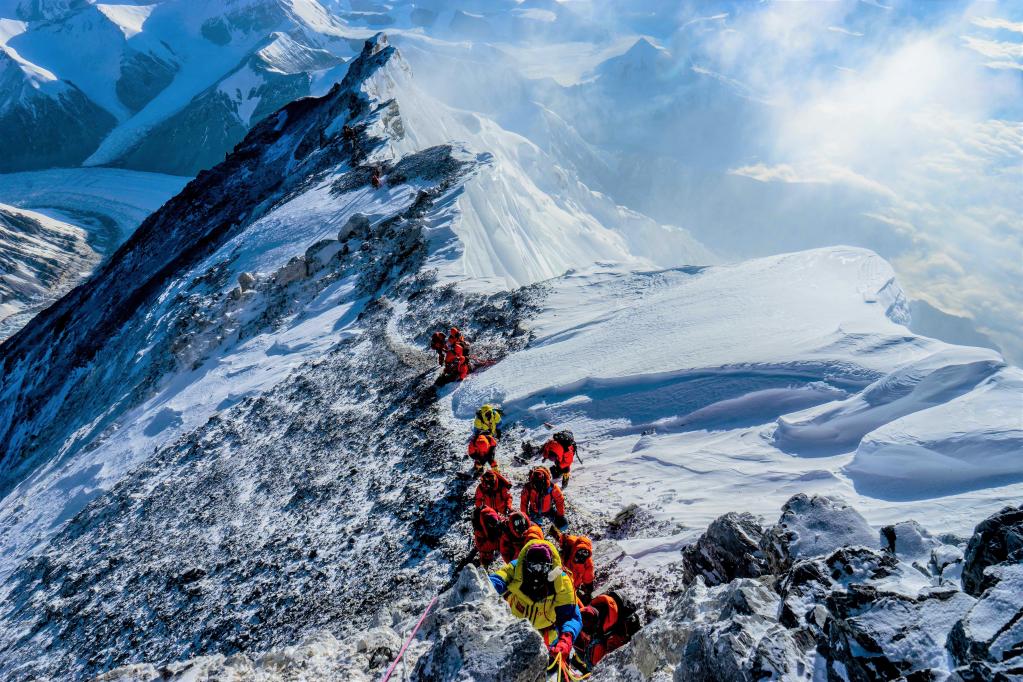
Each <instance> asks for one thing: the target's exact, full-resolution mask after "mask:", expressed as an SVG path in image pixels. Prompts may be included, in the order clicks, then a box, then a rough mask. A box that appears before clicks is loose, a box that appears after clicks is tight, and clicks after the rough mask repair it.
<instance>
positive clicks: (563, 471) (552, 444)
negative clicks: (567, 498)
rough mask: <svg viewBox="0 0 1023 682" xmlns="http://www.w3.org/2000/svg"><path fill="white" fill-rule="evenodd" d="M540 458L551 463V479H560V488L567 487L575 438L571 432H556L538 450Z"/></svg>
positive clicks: (573, 454)
mask: <svg viewBox="0 0 1023 682" xmlns="http://www.w3.org/2000/svg"><path fill="white" fill-rule="evenodd" d="M540 456H541V457H543V458H544V459H546V460H550V461H551V462H553V464H551V477H552V478H558V476H560V477H561V487H562V488H566V487H568V479H569V476H571V470H572V461H573V460H574V459H575V438H574V437H573V436H572V432H571V431H558V432H557V433H555V434H554V435H553V436H552V437H551V439H550V440H548V441H547V442H546V443H544V444H543V447H542V448H540Z"/></svg>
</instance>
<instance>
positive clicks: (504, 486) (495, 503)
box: [475, 469, 512, 515]
mask: <svg viewBox="0 0 1023 682" xmlns="http://www.w3.org/2000/svg"><path fill="white" fill-rule="evenodd" d="M511 487H512V484H511V481H509V480H508V479H507V478H505V477H504V476H502V475H501V474H500V473H499V472H498V471H496V470H494V469H490V470H488V471H484V472H483V475H482V476H481V477H480V483H479V485H478V486H476V496H475V506H477V507H491V508H492V509H493V510H494V511H496V512H497V513H498V514H501V515H504V514H509V513H511V511H512V497H511Z"/></svg>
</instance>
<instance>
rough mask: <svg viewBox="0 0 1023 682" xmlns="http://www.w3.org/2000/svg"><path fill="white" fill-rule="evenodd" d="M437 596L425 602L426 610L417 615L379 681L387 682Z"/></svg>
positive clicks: (435, 601)
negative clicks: (417, 617)
mask: <svg viewBox="0 0 1023 682" xmlns="http://www.w3.org/2000/svg"><path fill="white" fill-rule="evenodd" d="M439 596H440V595H437V596H435V597H434V598H433V599H431V600H430V603H429V604H427V606H426V610H425V611H423V615H421V616H419V621H418V622H416V625H415V627H414V628H412V632H410V633H409V636H408V639H406V640H405V643H404V644H402V645H401V649H399V650H398V656H397V657H396V658H395V659H394V662H393V663H391V665H390V666H389V667H388V668H387V672H385V673H384V676H383V677H381V678H380V682H387V681H388V680H390V679H391V673H393V672H394V669H395V668H397V667H398V662H399V661H401V657H402V656H403V655H404V654H405V650H406V649H408V645H409V644H411V643H412V639H413V638H414V637H415V636H416V633H417V632H419V628H420V627H421V626H422V624H423V621H424V620H426V616H427V615H428V614H429V613H430V610H431V609H432V608H433V606H434V604H436V603H437V598H438V597H439Z"/></svg>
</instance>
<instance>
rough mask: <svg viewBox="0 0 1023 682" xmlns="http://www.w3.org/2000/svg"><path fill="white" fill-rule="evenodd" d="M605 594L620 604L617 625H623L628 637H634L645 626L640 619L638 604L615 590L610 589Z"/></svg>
mask: <svg viewBox="0 0 1023 682" xmlns="http://www.w3.org/2000/svg"><path fill="white" fill-rule="evenodd" d="M604 594H606V595H607V596H609V597H611V598H612V599H614V600H615V603H616V604H618V623H617V624H616V625H615V627H616V628H618V627H621V628H622V629H623V630H624V631H625V635H626V637H627V638H628V639H632V636H633V635H635V634H636V633H637V632H639V629H640V628H641V627H643V624H642V623H641V622H640V620H639V611H637V609H636V605H635V604H634V603H633V602H632V601H631V600H629V599H626V598H625V597H623V596H622V595H621V594H620V593H618V592H615V591H614V590H608V591H607V592H605V593H604Z"/></svg>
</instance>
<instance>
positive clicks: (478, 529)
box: [472, 506, 504, 566]
mask: <svg viewBox="0 0 1023 682" xmlns="http://www.w3.org/2000/svg"><path fill="white" fill-rule="evenodd" d="M503 525H504V517H502V516H501V515H500V514H498V513H497V512H496V511H494V510H493V509H491V508H490V507H486V506H484V507H476V508H474V509H473V510H472V539H473V541H474V542H475V543H476V549H477V551H478V552H479V554H480V566H487V565H489V564H490V562H492V561H493V560H494V558H495V557H496V556H497V553H498V551H499V549H500V542H501V527H502V526H503Z"/></svg>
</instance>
